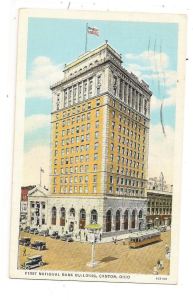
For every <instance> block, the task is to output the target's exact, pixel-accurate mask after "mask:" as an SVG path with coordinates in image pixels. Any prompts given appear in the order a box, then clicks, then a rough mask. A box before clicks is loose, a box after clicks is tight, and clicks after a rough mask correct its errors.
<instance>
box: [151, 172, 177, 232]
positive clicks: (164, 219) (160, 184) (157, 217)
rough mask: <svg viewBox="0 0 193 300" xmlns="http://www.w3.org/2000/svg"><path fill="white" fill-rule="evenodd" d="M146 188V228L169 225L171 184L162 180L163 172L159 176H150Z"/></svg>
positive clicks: (170, 216) (170, 220) (170, 217)
mask: <svg viewBox="0 0 193 300" xmlns="http://www.w3.org/2000/svg"><path fill="white" fill-rule="evenodd" d="M148 187H149V189H147V199H148V201H147V216H146V220H147V225H146V226H147V228H148V229H150V228H157V227H160V226H164V225H167V226H170V225H171V222H172V188H173V186H172V185H167V184H166V181H164V176H163V173H161V174H160V177H159V178H157V177H155V178H153V179H152V178H151V179H150V180H149V182H148Z"/></svg>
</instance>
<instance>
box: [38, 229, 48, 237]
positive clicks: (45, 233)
mask: <svg viewBox="0 0 193 300" xmlns="http://www.w3.org/2000/svg"><path fill="white" fill-rule="evenodd" d="M39 235H40V236H49V232H48V230H41V231H40V232H39Z"/></svg>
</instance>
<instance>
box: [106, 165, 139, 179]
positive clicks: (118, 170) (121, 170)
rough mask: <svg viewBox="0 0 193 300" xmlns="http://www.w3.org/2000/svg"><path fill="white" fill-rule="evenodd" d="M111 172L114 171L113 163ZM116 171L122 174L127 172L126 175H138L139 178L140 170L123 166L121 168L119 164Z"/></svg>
mask: <svg viewBox="0 0 193 300" xmlns="http://www.w3.org/2000/svg"><path fill="white" fill-rule="evenodd" d="M110 172H111V173H113V172H114V168H113V165H111V166H110ZM116 173H117V174H122V175H124V174H125V175H126V176H130V177H137V178H139V171H135V170H128V169H127V168H126V169H124V168H123V167H122V168H120V167H119V166H117V169H116Z"/></svg>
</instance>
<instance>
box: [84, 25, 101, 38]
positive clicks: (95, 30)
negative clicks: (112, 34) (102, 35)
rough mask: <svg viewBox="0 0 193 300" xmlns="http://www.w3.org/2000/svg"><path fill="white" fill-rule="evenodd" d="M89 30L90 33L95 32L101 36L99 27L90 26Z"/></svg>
mask: <svg viewBox="0 0 193 300" xmlns="http://www.w3.org/2000/svg"><path fill="white" fill-rule="evenodd" d="M87 32H88V33H89V34H95V35H97V36H99V29H98V28H95V27H93V28H91V27H89V26H88V30H87Z"/></svg>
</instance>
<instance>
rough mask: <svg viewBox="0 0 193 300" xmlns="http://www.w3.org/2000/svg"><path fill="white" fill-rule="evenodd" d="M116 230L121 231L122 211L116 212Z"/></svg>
mask: <svg viewBox="0 0 193 300" xmlns="http://www.w3.org/2000/svg"><path fill="white" fill-rule="evenodd" d="M116 230H120V211H119V210H117V211H116Z"/></svg>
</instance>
